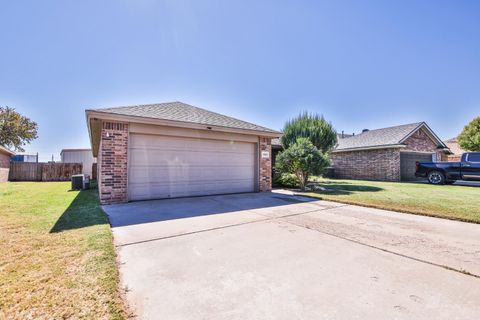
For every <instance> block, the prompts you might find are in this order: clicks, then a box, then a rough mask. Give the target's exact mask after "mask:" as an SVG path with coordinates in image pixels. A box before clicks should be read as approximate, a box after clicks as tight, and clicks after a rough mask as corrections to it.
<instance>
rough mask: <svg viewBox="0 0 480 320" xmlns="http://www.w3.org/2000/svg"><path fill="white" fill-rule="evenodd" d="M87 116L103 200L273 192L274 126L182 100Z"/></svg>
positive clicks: (107, 202)
mask: <svg viewBox="0 0 480 320" xmlns="http://www.w3.org/2000/svg"><path fill="white" fill-rule="evenodd" d="M86 117H87V125H88V129H89V134H90V140H91V145H92V153H93V156H94V157H97V164H98V165H97V170H98V178H97V179H98V188H99V195H100V200H101V202H102V204H109V203H116V202H126V201H134V200H147V199H163V198H174V197H188V196H202V195H213V194H228V193H243V192H258V191H269V190H271V183H272V181H271V139H272V138H276V137H278V136H279V135H280V133H279V132H277V131H275V130H272V129H268V128H265V127H262V126H259V125H255V124H252V123H249V122H245V121H242V120H238V119H234V118H231V117H228V116H225V115H221V114H218V113H215V112H211V111H208V110H205V109H201V108H197V107H193V106H190V105H188V104H185V103H181V102H170V103H160V104H150V105H137V106H128V107H117V108H106V109H91V110H86Z"/></svg>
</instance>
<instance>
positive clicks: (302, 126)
mask: <svg viewBox="0 0 480 320" xmlns="http://www.w3.org/2000/svg"><path fill="white" fill-rule="evenodd" d="M300 137H303V138H307V139H309V140H310V142H312V143H313V145H314V146H315V147H317V149H318V150H320V151H322V152H329V151H330V150H332V149H333V147H335V144H336V143H337V133H336V131H335V130H334V129H333V127H332V124H331V123H329V122H327V121H326V120H325V119H324V118H323V116H321V115H318V114H309V113H308V112H304V113H301V114H300V115H298V117H296V118H293V119H291V120H289V121H287V123H286V124H285V126H284V128H283V135H282V138H281V143H282V145H283V147H284V148H285V149H288V147H290V146H291V145H293V144H294V143H295V142H297V139H298V138H300Z"/></svg>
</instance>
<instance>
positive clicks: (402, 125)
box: [354, 121, 425, 137]
mask: <svg viewBox="0 0 480 320" xmlns="http://www.w3.org/2000/svg"><path fill="white" fill-rule="evenodd" d="M424 123H425V121H420V122H412V123H405V124H399V125H397V126H390V127H384V128H377V129H368V131H365V132H360V133H359V134H356V135H354V137H358V136H360V135H362V134H364V133H367V132H372V131H378V130H384V129H392V128H398V127H406V126H411V125H414V124H415V125H417V126H420V125H421V124H424Z"/></svg>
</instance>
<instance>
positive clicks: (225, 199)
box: [103, 193, 316, 227]
mask: <svg viewBox="0 0 480 320" xmlns="http://www.w3.org/2000/svg"><path fill="white" fill-rule="evenodd" d="M311 201H316V199H310V198H304V197H302V198H301V200H300V199H297V198H295V197H292V196H286V195H281V194H273V193H244V194H231V195H218V196H205V197H193V198H176V199H163V200H149V201H136V202H130V203H125V204H114V205H107V206H103V209H104V211H105V212H106V213H107V215H108V218H109V220H110V224H111V225H112V227H123V226H128V225H134V224H141V223H150V222H158V221H167V220H175V219H184V218H192V217H199V216H206V215H213V214H224V213H229V212H237V211H246V210H253V209H260V208H271V207H279V206H288V205H291V204H292V203H305V202H311Z"/></svg>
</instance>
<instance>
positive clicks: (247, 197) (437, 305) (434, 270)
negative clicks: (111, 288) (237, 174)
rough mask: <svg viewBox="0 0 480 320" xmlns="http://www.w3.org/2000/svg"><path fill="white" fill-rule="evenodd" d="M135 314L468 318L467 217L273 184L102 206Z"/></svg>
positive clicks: (473, 241)
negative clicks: (290, 192)
mask: <svg viewBox="0 0 480 320" xmlns="http://www.w3.org/2000/svg"><path fill="white" fill-rule="evenodd" d="M104 209H105V210H106V212H107V213H108V215H109V217H110V221H111V223H112V228H113V232H114V239H115V244H116V246H117V250H118V253H119V260H120V272H121V276H122V285H123V286H126V287H128V292H127V299H128V302H129V303H130V304H131V305H132V306H133V308H134V310H135V312H136V314H137V315H138V316H139V317H140V318H143V319H156V318H166V319H199V318H200V319H202V318H208V319H258V318H261V319H292V318H295V319H302V318H303V319H312V318H313V319H317V318H324V319H339V318H340V319H352V318H358V319H363V318H374V319H385V318H397V319H425V318H436V319H454V318H458V319H466V318H478V317H480V306H479V305H478V301H479V300H480V279H478V278H476V277H473V276H469V275H465V274H463V273H460V272H455V271H452V270H448V269H447V268H453V269H457V270H463V269H465V270H467V271H468V272H471V273H473V274H480V268H479V266H480V261H479V255H480V254H479V253H480V252H479V250H480V248H479V245H478V243H479V241H478V239H480V230H479V229H480V228H479V226H478V225H473V224H467V223H462V222H455V221H448V220H441V219H436V218H429V217H420V216H413V215H408V214H400V213H394V212H389V211H383V210H376V209H369V208H362V207H356V206H349V205H343V204H338V203H332V202H325V201H313V200H311V199H304V198H296V197H291V196H286V195H281V194H275V193H271V194H243V195H230V196H213V197H202V198H188V199H174V200H160V201H148V202H136V203H129V204H124V205H112V206H105V208H104Z"/></svg>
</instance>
